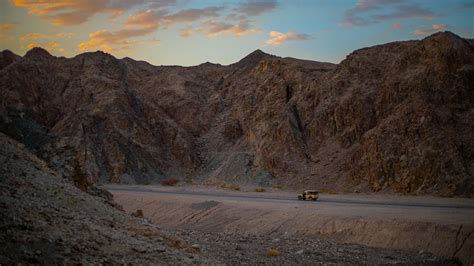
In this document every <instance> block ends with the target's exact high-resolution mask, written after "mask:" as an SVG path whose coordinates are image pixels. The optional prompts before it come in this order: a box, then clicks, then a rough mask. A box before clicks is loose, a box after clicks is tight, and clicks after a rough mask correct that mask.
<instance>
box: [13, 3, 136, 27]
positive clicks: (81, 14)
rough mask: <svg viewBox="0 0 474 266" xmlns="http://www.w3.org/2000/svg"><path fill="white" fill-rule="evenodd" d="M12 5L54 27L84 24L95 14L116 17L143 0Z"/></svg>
mask: <svg viewBox="0 0 474 266" xmlns="http://www.w3.org/2000/svg"><path fill="white" fill-rule="evenodd" d="M13 3H14V5H16V6H19V7H24V8H27V9H28V13H30V14H33V15H36V16H39V17H41V18H43V19H46V20H48V21H51V23H52V24H54V25H56V26H69V25H78V24H81V23H84V22H86V21H87V20H88V19H89V18H90V17H92V16H93V15H95V14H97V13H107V14H109V15H110V17H112V18H113V17H117V16H119V15H120V14H122V13H123V11H124V10H126V9H128V8H131V7H133V6H136V5H139V4H142V3H143V0H116V1H113V0H48V1H46V0H13Z"/></svg>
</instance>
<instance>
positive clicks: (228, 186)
mask: <svg viewBox="0 0 474 266" xmlns="http://www.w3.org/2000/svg"><path fill="white" fill-rule="evenodd" d="M221 188H225V189H232V190H235V191H239V190H240V187H239V185H236V184H230V183H223V184H222V185H221Z"/></svg>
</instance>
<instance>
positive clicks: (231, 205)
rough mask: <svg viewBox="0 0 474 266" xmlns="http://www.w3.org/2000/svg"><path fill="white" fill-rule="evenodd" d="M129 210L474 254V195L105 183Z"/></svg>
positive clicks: (189, 222) (209, 224)
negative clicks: (309, 197) (306, 197)
mask: <svg viewBox="0 0 474 266" xmlns="http://www.w3.org/2000/svg"><path fill="white" fill-rule="evenodd" d="M105 188H106V189H108V190H109V191H111V192H112V193H113V194H114V197H115V200H116V201H117V202H118V203H119V204H121V205H123V206H124V208H125V210H126V211H128V212H133V211H135V210H137V209H142V210H143V211H144V213H145V217H147V218H149V219H150V220H151V221H153V222H155V223H158V224H159V225H161V226H163V227H166V228H168V229H179V230H198V231H200V232H219V233H229V234H234V233H238V234H255V235H273V236H275V237H280V236H317V237H318V238H321V239H332V240H335V241H338V242H342V243H358V244H363V245H367V246H372V247H383V248H393V249H402V250H408V251H413V252H423V251H429V252H432V253H434V254H436V255H442V256H455V257H458V258H459V259H461V261H462V262H463V263H468V264H472V262H473V260H474V255H473V243H474V239H473V238H474V235H473V234H472V232H473V231H474V200H472V199H460V198H435V197H414V196H395V195H390V196H384V195H363V194H342V195H337V194H335V195H327V194H321V197H320V200H318V201H316V202H312V201H298V200H296V192H291V191H278V190H274V191H270V192H262V193H257V192H250V191H246V192H239V191H228V190H222V189H216V188H209V187H200V186H187V187H162V186H116V185H109V186H106V187H105Z"/></svg>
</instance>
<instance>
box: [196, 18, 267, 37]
mask: <svg viewBox="0 0 474 266" xmlns="http://www.w3.org/2000/svg"><path fill="white" fill-rule="evenodd" d="M198 30H199V31H200V32H202V33H204V34H206V35H207V36H208V37H215V36H218V35H222V34H233V35H234V36H235V37H241V36H244V35H248V34H251V33H256V32H260V31H261V29H259V28H252V27H251V26H250V23H249V21H248V20H241V21H239V22H238V23H237V24H232V23H225V22H220V21H214V20H208V21H205V22H204V23H202V24H201V27H200V28H199V29H198Z"/></svg>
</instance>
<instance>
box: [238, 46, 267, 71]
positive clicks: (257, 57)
mask: <svg viewBox="0 0 474 266" xmlns="http://www.w3.org/2000/svg"><path fill="white" fill-rule="evenodd" d="M270 57H274V56H273V55H270V54H267V53H265V52H263V51H262V50H260V49H257V50H255V51H253V52H251V53H250V54H248V55H247V56H246V57H244V58H242V59H241V60H240V61H239V62H237V63H236V65H242V66H250V67H252V66H255V65H257V64H258V63H259V62H260V61H262V60H263V59H265V58H270Z"/></svg>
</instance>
